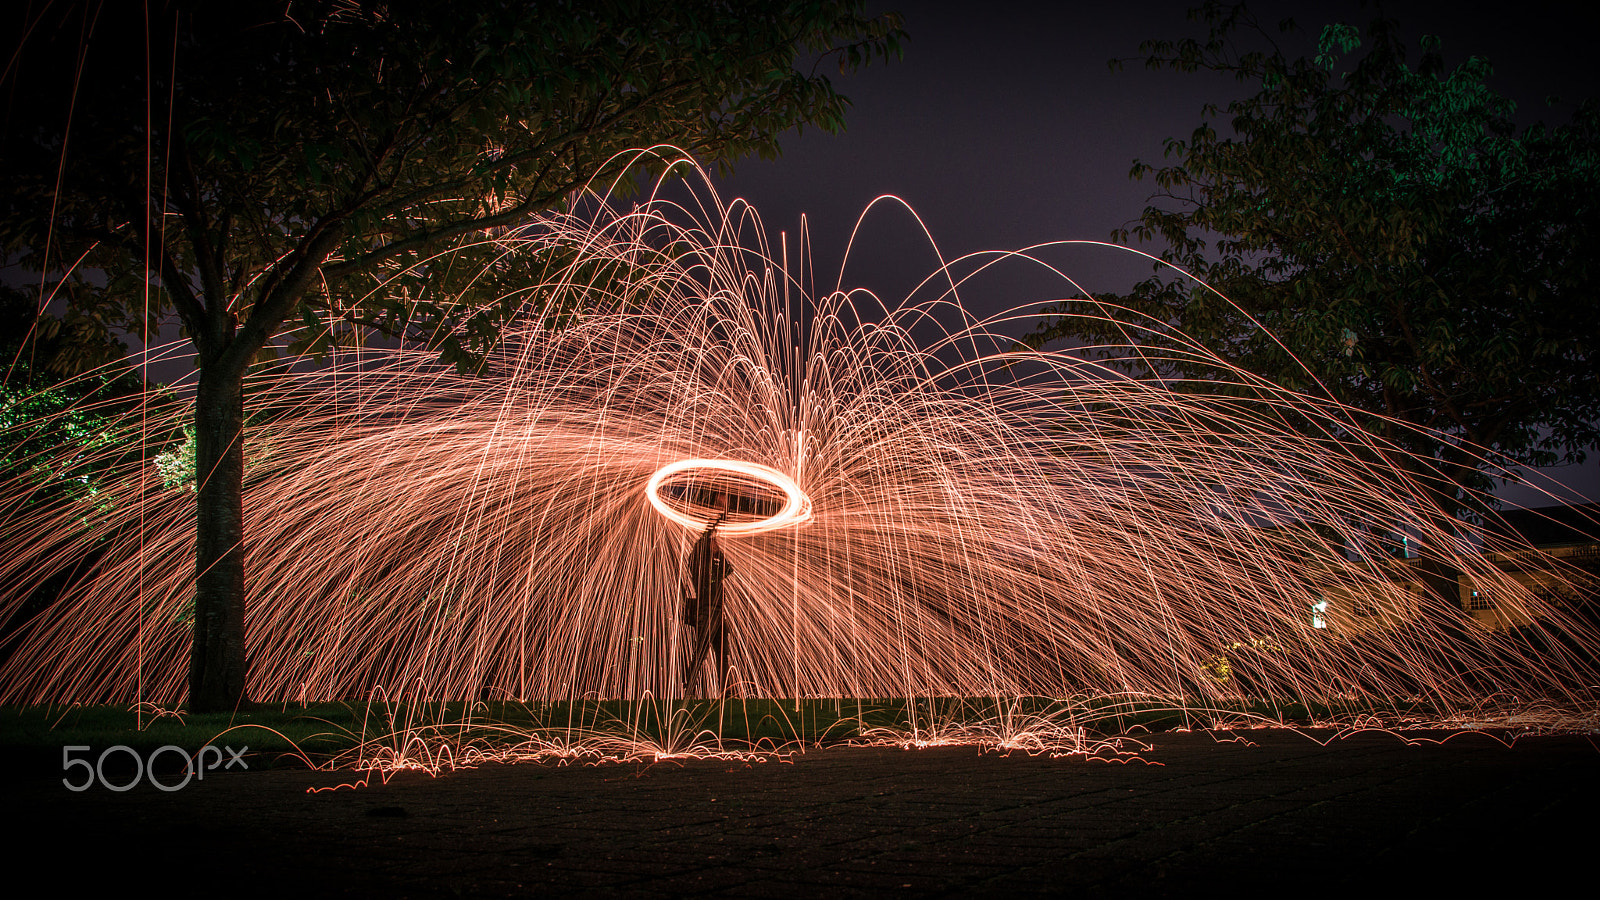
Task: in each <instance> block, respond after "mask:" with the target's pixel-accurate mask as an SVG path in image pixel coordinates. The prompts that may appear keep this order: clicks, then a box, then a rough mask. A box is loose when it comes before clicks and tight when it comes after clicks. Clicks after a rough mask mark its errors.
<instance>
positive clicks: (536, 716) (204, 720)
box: [0, 696, 1430, 768]
mask: <svg viewBox="0 0 1600 900" xmlns="http://www.w3.org/2000/svg"><path fill="white" fill-rule="evenodd" d="M1429 714H1430V710H1429V709H1427V708H1426V707H1424V706H1421V705H1419V704H1417V703H1414V702H1399V701H1396V702H1392V703H1382V704H1373V703H1370V702H1366V703H1362V704H1359V705H1354V704H1353V705H1350V706H1346V707H1334V706H1329V705H1326V704H1307V703H1306V702H1304V701H1271V700H1261V701H1253V702H1252V701H1243V702H1235V703H1229V704H1220V705H1218V704H1209V705H1199V704H1196V703H1192V702H1191V703H1185V702H1183V701H1179V700H1175V699H1161V698H1148V697H1127V696H1120V697H1119V696H1105V697H1087V698H1074V699H1068V700H1054V699H1050V698H1043V697H1020V698H999V699H997V698H955V697H938V698H880V699H828V700H804V701H800V702H798V703H797V702H796V701H794V700H740V699H732V700H726V701H721V702H718V701H710V700H687V701H686V700H670V701H669V700H661V701H652V700H644V701H620V700H579V701H570V702H556V703H516V702H478V703H464V702H439V701H412V700H400V701H378V700H374V701H371V702H366V701H361V702H324V703H315V704H309V705H300V704H280V705H272V704H257V705H255V706H252V707H251V708H250V709H249V710H247V711H243V712H239V713H234V714H226V713H223V714H211V715H190V714H187V713H182V712H172V711H166V710H160V709H157V708H155V707H153V706H151V705H149V704H145V705H143V706H141V707H128V706H112V705H103V706H82V705H72V706H57V705H41V706H25V707H4V708H0V748H3V749H4V750H5V751H6V752H8V753H12V754H17V753H23V754H30V755H41V756H42V755H54V754H59V753H60V752H61V750H60V748H61V747H63V746H66V745H75V746H87V747H90V748H93V750H92V751H91V752H94V751H99V750H102V749H103V748H107V747H111V746H116V745H123V746H126V747H129V748H131V749H133V750H134V751H136V752H138V753H139V754H140V755H141V756H147V755H148V754H149V753H150V752H151V751H153V750H155V749H157V748H159V747H162V746H167V745H173V746H177V747H181V748H183V749H185V750H187V751H189V752H191V753H192V752H194V751H197V750H198V749H199V748H201V747H203V746H205V745H207V744H212V745H216V746H219V747H221V746H229V747H232V748H235V749H237V748H240V747H244V746H248V747H249V749H250V753H249V756H248V759H249V761H250V766H251V768H262V767H272V766H283V765H296V766H303V765H308V764H309V765H316V766H324V765H330V766H338V765H347V764H356V765H359V764H360V763H361V761H362V760H370V759H372V758H373V757H374V755H375V754H382V753H387V754H388V755H389V757H391V758H395V757H407V756H411V755H415V753H416V752H417V751H418V750H419V749H420V748H424V747H432V748H440V747H443V748H445V749H446V750H450V751H451V752H461V751H464V750H467V749H469V748H471V749H474V750H475V751H477V752H480V753H481V752H486V751H494V750H503V749H510V748H517V747H525V748H527V747H536V746H537V747H547V748H548V747H556V748H561V747H567V748H576V747H580V746H589V747H595V746H609V747H618V748H627V747H633V748H645V749H646V750H647V752H649V753H651V754H655V755H661V756H671V755H678V754H691V753H693V752H696V751H700V750H706V749H708V748H709V749H714V750H721V749H740V750H756V751H777V750H782V749H786V748H787V749H794V748H796V747H814V746H823V745H828V744H840V743H848V742H852V741H862V740H865V739H868V738H878V739H882V738H884V737H885V736H892V735H909V736H920V735H938V734H941V733H943V734H948V733H954V732H955V731H959V730H961V729H968V730H967V731H966V733H967V734H972V733H973V732H972V731H971V730H970V729H971V727H973V726H981V728H982V729H983V733H984V734H986V735H992V736H995V737H997V738H999V739H1004V738H1005V737H1006V736H1007V735H1008V734H1009V735H1017V734H1021V733H1025V732H1029V731H1037V730H1038V729H1039V728H1040V726H1046V727H1050V728H1069V729H1072V730H1074V731H1075V732H1076V733H1078V734H1082V735H1087V736H1101V737H1107V736H1115V735H1122V734H1127V733H1130V732H1134V731H1165V730H1171V729H1175V728H1210V727H1228V726H1233V727H1243V726H1247V725H1260V724H1281V725H1285V726H1295V727H1305V726H1309V725H1314V724H1318V723H1326V722H1350V721H1356V720H1359V719H1362V718H1369V719H1370V718H1378V719H1384V720H1387V721H1401V720H1405V719H1410V720H1413V721H1415V720H1417V719H1419V718H1421V719H1425V718H1427V717H1428V716H1429Z"/></svg>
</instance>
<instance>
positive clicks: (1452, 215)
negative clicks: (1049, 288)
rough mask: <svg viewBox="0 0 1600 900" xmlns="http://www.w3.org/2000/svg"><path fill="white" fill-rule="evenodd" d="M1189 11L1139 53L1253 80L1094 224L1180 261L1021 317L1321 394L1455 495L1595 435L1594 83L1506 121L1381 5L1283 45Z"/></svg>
mask: <svg viewBox="0 0 1600 900" xmlns="http://www.w3.org/2000/svg"><path fill="white" fill-rule="evenodd" d="M1191 17H1192V18H1194V19H1196V20H1198V21H1200V22H1202V23H1203V24H1205V25H1206V26H1207V28H1208V35H1207V37H1206V38H1205V39H1203V40H1202V39H1188V40H1179V41H1164V40H1157V41H1149V42H1146V43H1145V44H1143V45H1141V47H1140V51H1141V53H1143V54H1145V63H1146V65H1147V66H1148V67H1150V68H1153V69H1169V70H1172V71H1175V72H1185V73H1189V72H1198V71H1215V72H1224V73H1230V74H1232V75H1234V76H1235V77H1236V78H1237V79H1238V81H1239V82H1240V83H1242V84H1245V85H1247V86H1249V88H1250V89H1251V90H1253V91H1254V92H1253V93H1251V94H1249V95H1248V96H1246V97H1244V98H1242V99H1239V100H1235V101H1233V102H1231V103H1228V104H1227V105H1226V106H1225V107H1221V108H1219V107H1217V106H1216V105H1210V106H1207V107H1206V108H1205V109H1204V110H1203V113H1202V115H1203V116H1204V121H1202V123H1201V124H1200V125H1199V126H1198V127H1197V128H1195V129H1194V131H1193V132H1192V134H1191V135H1190V136H1189V137H1188V139H1178V138H1174V139H1170V140H1169V141H1167V144H1166V148H1165V149H1166V157H1167V159H1168V160H1169V162H1168V163H1167V164H1165V165H1161V166H1156V165H1152V164H1149V163H1146V162H1142V161H1136V162H1135V163H1134V166H1133V170H1132V173H1131V174H1132V177H1134V178H1146V177H1149V178H1153V179H1154V181H1155V183H1156V185H1157V187H1158V192H1157V193H1156V194H1155V196H1154V197H1152V202H1151V204H1150V205H1149V206H1148V207H1147V208H1146V209H1145V211H1144V213H1143V214H1142V215H1141V216H1140V217H1139V218H1138V219H1137V220H1136V221H1134V222H1133V223H1131V224H1129V225H1127V226H1125V227H1122V228H1120V229H1117V230H1116V231H1115V232H1114V233H1113V240H1116V241H1118V242H1121V243H1129V242H1132V241H1139V242H1151V241H1154V242H1158V243H1161V244H1164V245H1165V249H1164V250H1162V252H1161V254H1160V256H1161V258H1162V259H1163V260H1165V261H1166V262H1167V263H1171V264H1172V265H1173V266H1176V267H1178V268H1180V269H1182V270H1184V271H1186V272H1188V273H1191V274H1192V275H1193V276H1194V278H1195V279H1198V281H1196V280H1193V279H1188V278H1184V277H1181V276H1178V275H1176V274H1175V273H1173V272H1172V270H1171V269H1169V268H1167V267H1166V266H1164V265H1158V266H1157V274H1156V275H1154V276H1153V277H1151V278H1149V279H1147V280H1145V281H1143V282H1140V283H1138V284H1136V285H1135V286H1134V287H1133V288H1132V289H1131V290H1130V291H1128V292H1127V293H1122V294H1111V293H1108V294H1101V295H1098V296H1097V297H1096V298H1095V299H1096V300H1097V301H1098V303H1099V305H1097V306H1096V305H1086V304H1085V303H1084V302H1083V299H1085V298H1080V299H1079V300H1078V301H1068V302H1066V303H1063V304H1061V305H1058V306H1056V307H1053V308H1050V309H1047V310H1045V312H1046V314H1047V315H1048V316H1049V318H1047V319H1046V320H1045V321H1044V322H1042V323H1041V325H1040V327H1039V329H1038V330H1037V331H1036V332H1034V333H1033V334H1032V335H1030V336H1029V340H1030V341H1031V342H1033V343H1036V344H1042V343H1045V342H1048V341H1052V340H1058V339H1062V338H1078V339H1084V340H1089V341H1095V340H1109V341H1117V342H1131V343H1134V344H1138V345H1140V346H1143V347H1145V348H1147V349H1149V350H1150V351H1152V354H1153V355H1154V356H1159V357H1161V358H1162V359H1163V362H1162V363H1161V364H1160V365H1161V367H1162V369H1163V373H1164V374H1165V375H1167V376H1174V375H1175V376H1177V377H1178V378H1179V379H1186V380H1188V383H1190V384H1192V385H1196V386H1198V385H1201V384H1204V388H1203V389H1205V390H1216V389H1217V381H1218V379H1220V380H1222V381H1230V380H1231V381H1236V379H1228V378H1226V377H1225V373H1224V372H1223V366H1222V365H1219V364H1218V361H1220V362H1221V363H1224V364H1231V365H1236V366H1238V367H1240V368H1242V369H1245V370H1247V371H1249V372H1252V373H1256V374H1259V375H1262V376H1264V377H1266V378H1268V379H1270V380H1271V381H1273V382H1275V383H1276V384H1277V385H1279V386H1281V387H1283V388H1287V389H1289V390H1293V391H1301V392H1308V393H1312V394H1319V395H1320V394H1327V395H1331V396H1332V397H1333V398H1335V399H1337V400H1338V401H1340V402H1342V403H1344V404H1347V405H1349V406H1350V407H1353V408H1354V409H1355V410H1357V411H1359V414H1358V418H1357V420H1356V421H1357V424H1358V425H1359V427H1360V428H1362V429H1365V430H1366V431H1368V432H1370V433H1372V434H1376V435H1379V436H1382V437H1383V438H1386V439H1387V440H1388V441H1389V442H1390V443H1391V445H1392V446H1396V447H1398V448H1401V449H1402V450H1404V451H1408V452H1411V453H1416V454H1419V455H1420V456H1421V457H1422V458H1424V459H1431V460H1433V461H1434V464H1433V465H1432V466H1430V468H1435V469H1436V470H1437V472H1438V473H1442V483H1443V484H1444V485H1447V486H1451V485H1453V487H1446V489H1445V490H1444V491H1442V492H1441V497H1440V502H1441V504H1442V505H1444V506H1445V507H1446V508H1447V509H1448V511H1449V512H1451V513H1452V514H1455V513H1459V512H1462V511H1463V507H1462V506H1461V504H1462V503H1464V502H1465V497H1466V495H1467V491H1465V490H1462V489H1465V488H1482V487H1486V486H1488V485H1489V484H1490V480H1489V479H1490V476H1491V475H1503V474H1506V473H1507V471H1508V470H1514V469H1515V468H1516V467H1518V466H1523V465H1550V464H1554V463H1558V462H1581V461H1582V460H1583V458H1584V454H1585V450H1586V449H1588V448H1590V447H1592V446H1594V445H1595V443H1596V441H1597V440H1600V431H1597V427H1596V423H1597V421H1600V372H1597V371H1596V363H1597V357H1596V354H1597V352H1600V346H1597V343H1596V342H1597V338H1600V298H1597V297H1596V296H1595V291H1596V285H1597V281H1596V276H1597V274H1600V270H1597V268H1596V265H1597V263H1596V261H1595V259H1594V253H1593V250H1594V248H1595V247H1596V246H1600V109H1597V107H1596V105H1595V104H1594V102H1593V101H1592V100H1585V101H1584V102H1583V103H1581V104H1580V105H1579V106H1578V108H1577V110H1576V112H1575V113H1574V115H1573V116H1572V118H1571V120H1570V121H1569V122H1567V123H1565V124H1561V125H1558V126H1556V127H1553V128H1548V127H1545V126H1543V125H1534V126H1532V127H1528V128H1524V129H1521V130H1518V129H1517V128H1516V126H1515V125H1514V123H1513V121H1512V114H1513V112H1514V105H1513V103H1512V101H1511V100H1509V99H1507V98H1505V97H1503V96H1500V95H1499V94H1497V93H1496V92H1495V91H1494V90H1492V89H1491V88H1490V87H1489V86H1488V84H1487V83H1486V79H1487V78H1488V77H1489V75H1490V74H1491V70H1490V66H1489V63H1488V62H1487V61H1486V60H1484V59H1481V58H1476V57H1474V58H1471V59H1468V60H1466V61H1465V62H1463V63H1461V64H1460V65H1458V66H1456V67H1454V68H1450V67H1448V66H1447V65H1446V64H1445V60H1444V56H1443V53H1442V48H1441V46H1440V42H1439V41H1438V40H1437V39H1435V38H1431V37H1424V38H1423V39H1422V40H1421V42H1420V44H1421V54H1420V58H1419V59H1418V61H1417V62H1416V64H1415V65H1412V64H1409V63H1408V62H1407V53H1406V48H1405V45H1404V44H1403V42H1402V40H1401V36H1400V31H1399V26H1398V24H1397V23H1396V22H1394V21H1392V20H1389V19H1383V18H1379V19H1378V20H1376V21H1373V22H1372V23H1371V24H1370V25H1368V26H1367V27H1366V29H1365V33H1364V34H1363V33H1362V31H1361V30H1359V29H1357V28H1355V27H1353V26H1350V25H1346V24H1335V25H1331V26H1328V27H1327V28H1325V29H1324V30H1323V31H1322V32H1321V35H1320V40H1319V41H1318V44H1317V52H1316V54H1315V55H1314V56H1312V57H1311V58H1304V57H1301V58H1291V57H1290V56H1289V55H1288V54H1286V53H1285V52H1284V51H1283V50H1282V49H1280V48H1279V47H1278V45H1277V44H1276V43H1274V42H1273V41H1272V39H1271V36H1270V35H1268V34H1267V32H1266V31H1265V30H1263V29H1262V28H1261V26H1260V25H1259V24H1258V23H1257V22H1256V20H1255V19H1253V18H1252V17H1251V16H1250V14H1249V13H1248V11H1246V10H1245V9H1244V8H1243V7H1242V6H1225V5H1222V4H1220V3H1216V2H1212V3H1209V4H1207V5H1206V6H1205V7H1203V8H1201V9H1198V10H1195V11H1194V12H1193V13H1192V14H1191ZM1284 27H1285V30H1289V29H1292V27H1293V26H1292V23H1285V25H1284ZM1251 47H1266V48H1267V49H1251ZM1117 64H1118V63H1117V61H1113V65H1114V66H1115V65H1117ZM1201 282H1203V284H1202V283H1201ZM1086 311H1092V314H1090V315H1080V314H1082V313H1085V312H1086ZM1185 335H1186V336H1187V338H1188V339H1192V340H1193V342H1195V343H1197V344H1199V345H1201V346H1203V347H1204V348H1206V349H1207V350H1208V351H1210V352H1211V353H1213V354H1215V356H1216V359H1209V360H1208V359H1207V358H1205V357H1204V356H1200V355H1195V354H1189V353H1186V352H1183V351H1184V349H1185V348H1186V347H1187V342H1186V340H1185V338H1184V336H1185ZM1161 351H1175V352H1173V353H1171V354H1170V355H1169V354H1167V353H1164V352H1161ZM1237 390H1238V391H1239V392H1241V393H1248V391H1249V390H1250V389H1249V388H1247V387H1243V386H1240V387H1239V388H1238V389H1237ZM1484 451H1487V458H1485V457H1483V456H1480V455H1479V454H1480V453H1482V452H1484ZM1449 494H1454V495H1455V496H1446V495H1449Z"/></svg>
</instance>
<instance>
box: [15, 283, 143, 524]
mask: <svg viewBox="0 0 1600 900" xmlns="http://www.w3.org/2000/svg"><path fill="white" fill-rule="evenodd" d="M122 349H123V348H122V347H121V346H119V345H117V344H114V343H112V342H111V341H110V340H109V339H108V338H107V336H106V335H105V333H104V331H102V330H101V329H99V328H97V327H95V326H94V325H93V324H92V323H89V322H86V321H84V320H83V319H81V318H68V319H65V320H63V319H60V318H56V317H54V316H50V315H41V314H39V313H38V312H37V311H36V306H35V301H34V300H33V298H32V296H31V295H30V294H29V293H28V292H26V291H22V290H17V289H14V288H0V363H3V365H4V366H5V369H4V370H0V371H3V372H4V375H5V377H4V379H3V380H0V481H4V482H7V483H9V484H10V489H9V490H10V492H11V493H12V496H11V497H10V498H9V499H10V500H12V501H19V500H22V501H25V502H27V503H36V502H40V501H44V500H69V501H93V500H94V498H95V496H96V494H98V493H99V487H100V484H101V482H102V481H103V479H104V478H106V477H107V475H108V473H109V472H110V471H111V470H113V469H114V468H115V467H116V466H118V465H119V464H120V463H122V462H124V461H125V457H127V456H128V455H129V454H133V453H135V452H137V449H138V443H139V442H138V435H130V434H127V433H126V432H124V431H119V430H118V429H117V428H116V427H115V423H116V421H117V419H118V417H119V416H120V414H121V413H123V412H125V411H127V410H129V409H130V408H131V407H132V406H133V405H135V404H136V403H137V402H138V399H139V397H140V395H141V394H142V393H143V392H144V389H145V385H144V383H143V382H142V381H141V380H140V379H139V378H138V376H137V375H135V374H134V373H133V372H132V371H128V370H123V369H120V368H115V367H110V366H107V365H105V361H106V360H109V359H114V358H116V357H117V356H120V354H121V353H122Z"/></svg>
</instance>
